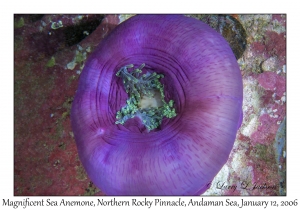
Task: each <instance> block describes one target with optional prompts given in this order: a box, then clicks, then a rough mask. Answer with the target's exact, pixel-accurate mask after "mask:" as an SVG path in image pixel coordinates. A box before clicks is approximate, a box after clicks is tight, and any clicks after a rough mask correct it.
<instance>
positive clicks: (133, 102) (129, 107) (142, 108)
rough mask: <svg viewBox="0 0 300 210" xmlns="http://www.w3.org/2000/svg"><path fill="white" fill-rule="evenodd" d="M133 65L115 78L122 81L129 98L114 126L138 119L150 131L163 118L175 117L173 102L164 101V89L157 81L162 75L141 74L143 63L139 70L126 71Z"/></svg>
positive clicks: (156, 126) (121, 69) (125, 67)
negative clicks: (119, 78)
mask: <svg viewBox="0 0 300 210" xmlns="http://www.w3.org/2000/svg"><path fill="white" fill-rule="evenodd" d="M133 66H134V65H133V64H129V65H126V66H123V67H122V68H120V70H119V71H118V72H117V74H116V76H118V77H121V78H122V80H123V84H124V88H125V91H126V93H127V94H128V96H129V98H128V99H127V101H126V105H125V106H123V107H122V108H121V110H120V111H118V112H117V114H116V119H117V121H116V122H115V123H116V124H122V125H123V124H124V123H125V122H126V121H127V120H129V119H131V118H134V117H138V118H140V120H141V121H142V123H143V124H144V125H145V127H146V128H147V129H148V130H149V131H151V130H153V129H155V128H158V127H159V126H160V125H161V123H162V119H163V117H167V118H173V117H175V116H176V112H175V108H173V105H174V101H173V100H170V101H169V102H168V103H167V102H166V101H165V99H164V98H165V96H164V87H163V85H162V84H161V83H160V81H159V79H160V78H163V77H164V76H163V75H162V74H157V73H156V72H153V73H149V72H147V73H145V74H143V75H140V74H141V73H142V68H143V67H144V66H145V64H144V63H143V64H142V65H141V66H140V67H139V68H137V69H135V70H132V71H130V72H129V71H128V69H129V68H133Z"/></svg>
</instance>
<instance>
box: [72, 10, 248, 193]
mask: <svg viewBox="0 0 300 210" xmlns="http://www.w3.org/2000/svg"><path fill="white" fill-rule="evenodd" d="M242 94H243V93H242V78H241V74H240V70H239V67H238V64H237V62H236V59H235V56H234V55H233V53H232V51H231V49H230V47H229V45H228V43H227V42H226V41H225V40H224V38H223V37H222V36H221V35H219V34H218V33H217V32H215V31H214V30H213V29H211V28H210V27H209V26H208V25H206V24H204V23H202V22H201V21H199V20H196V19H193V18H189V17H185V16H181V15H139V16H134V17H132V18H130V19H129V20H127V21H125V22H123V23H121V24H120V25H119V26H117V27H116V28H115V29H114V30H113V31H112V32H111V33H110V34H109V35H108V36H107V37H106V38H105V39H104V40H103V41H102V42H101V43H100V44H99V46H98V47H97V49H96V50H95V51H94V52H93V54H92V55H91V56H90V57H89V59H88V61H87V63H86V64H85V67H84V70H83V72H82V74H81V77H80V81H79V86H78V90H77V92H76V96H75V98H74V102H73V105H72V112H71V120H72V128H73V132H74V136H75V140H76V144H77V148H78V153H79V157H80V160H81V161H82V163H83V166H84V168H85V170H86V171H87V173H88V176H89V177H90V178H91V180H92V181H93V182H94V184H95V185H96V186H98V187H99V188H100V189H101V190H102V191H103V192H104V193H106V194H107V195H199V194H201V193H203V192H204V191H205V190H206V189H207V188H208V183H209V182H210V181H211V180H212V179H213V178H214V176H215V175H216V174H217V173H218V171H219V170H220V169H221V168H222V166H223V165H224V164H225V163H226V161H227V159H228V156H229V153H230V151H231V149H232V147H233V143H234V140H235V137H236V132H237V129H238V128H239V126H240V124H241V121H242V98H243V95H242Z"/></svg>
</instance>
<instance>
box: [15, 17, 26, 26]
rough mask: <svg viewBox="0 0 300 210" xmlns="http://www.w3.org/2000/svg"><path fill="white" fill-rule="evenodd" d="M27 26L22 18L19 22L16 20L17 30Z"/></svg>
mask: <svg viewBox="0 0 300 210" xmlns="http://www.w3.org/2000/svg"><path fill="white" fill-rule="evenodd" d="M24 25H25V22H24V18H23V17H21V18H20V19H19V20H15V24H14V27H15V28H21V27H23V26H24Z"/></svg>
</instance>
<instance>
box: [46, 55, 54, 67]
mask: <svg viewBox="0 0 300 210" xmlns="http://www.w3.org/2000/svg"><path fill="white" fill-rule="evenodd" d="M53 66H55V58H54V57H53V56H52V57H51V58H50V60H49V61H48V62H47V64H46V67H48V68H50V67H53Z"/></svg>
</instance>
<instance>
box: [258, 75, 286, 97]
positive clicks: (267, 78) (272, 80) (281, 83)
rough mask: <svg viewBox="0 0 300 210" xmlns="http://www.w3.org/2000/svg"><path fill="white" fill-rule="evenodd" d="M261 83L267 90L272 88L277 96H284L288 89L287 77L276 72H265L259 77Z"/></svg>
mask: <svg viewBox="0 0 300 210" xmlns="http://www.w3.org/2000/svg"><path fill="white" fill-rule="evenodd" d="M257 80H258V82H259V84H260V85H261V86H262V87H263V88H264V89H265V90H272V91H274V92H275V93H276V95H277V96H279V97H282V96H283V94H284V92H285V91H286V87H285V83H286V79H285V77H283V76H280V75H278V74H277V73H275V72H263V73H261V74H259V76H258V78H257Z"/></svg>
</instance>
